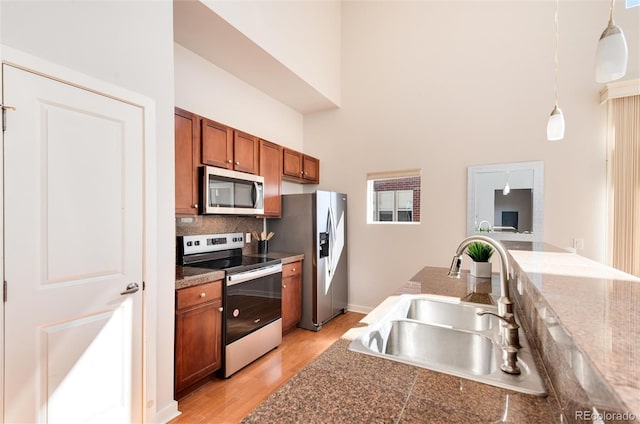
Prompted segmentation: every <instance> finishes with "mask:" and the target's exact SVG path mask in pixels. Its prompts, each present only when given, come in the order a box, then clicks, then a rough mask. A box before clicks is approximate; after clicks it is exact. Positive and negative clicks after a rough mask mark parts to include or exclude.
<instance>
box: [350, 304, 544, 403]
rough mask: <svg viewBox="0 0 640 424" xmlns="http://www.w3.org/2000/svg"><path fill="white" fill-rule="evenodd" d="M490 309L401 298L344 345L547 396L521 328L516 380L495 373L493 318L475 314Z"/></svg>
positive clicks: (498, 353) (496, 328) (498, 356)
mask: <svg viewBox="0 0 640 424" xmlns="http://www.w3.org/2000/svg"><path fill="white" fill-rule="evenodd" d="M482 310H489V311H491V312H497V310H496V308H495V307H494V306H489V305H476V304H470V303H466V302H461V301H460V300H458V299H453V298H445V297H440V296H426V295H402V296H399V297H398V298H397V300H396V301H394V302H391V303H389V302H385V303H383V306H381V310H379V309H376V311H375V314H372V315H373V316H374V317H375V318H374V321H373V322H371V323H370V324H369V325H368V326H367V327H363V328H360V329H358V330H359V331H360V333H359V334H358V336H357V337H356V338H355V339H354V340H353V341H352V342H351V343H350V344H349V350H351V351H354V352H359V353H363V354H367V355H372V356H377V357H380V358H385V359H388V360H392V361H397V362H402V363H405V364H409V365H415V366H419V367H422V368H426V369H430V370H433V371H438V372H442V373H445V374H450V375H454V376H457V377H462V378H467V379H469V380H474V381H478V382H480V383H486V384H490V385H493V386H497V387H501V388H505V389H510V390H514V391H517V392H521V393H526V394H532V395H537V396H545V395H546V394H547V391H546V389H545V386H544V384H543V382H542V378H541V377H540V374H539V373H538V370H537V369H536V367H535V363H534V361H533V356H532V351H531V348H530V347H529V344H528V341H527V338H526V337H525V336H524V334H522V329H520V332H521V336H520V344H521V345H522V348H521V349H520V350H519V351H518V366H519V367H520V369H521V374H520V375H511V374H507V373H505V372H503V371H502V370H500V364H501V363H502V354H503V350H502V347H501V345H500V342H501V340H500V325H499V323H498V319H497V318H495V317H492V316H490V315H484V316H477V315H476V312H479V311H482Z"/></svg>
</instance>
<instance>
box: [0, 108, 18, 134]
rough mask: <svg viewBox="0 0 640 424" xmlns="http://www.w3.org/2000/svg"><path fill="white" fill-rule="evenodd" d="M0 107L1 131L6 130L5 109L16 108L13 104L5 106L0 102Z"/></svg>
mask: <svg viewBox="0 0 640 424" xmlns="http://www.w3.org/2000/svg"><path fill="white" fill-rule="evenodd" d="M0 108H1V109H2V131H6V130H7V109H9V110H16V108H15V106H5V105H3V104H0Z"/></svg>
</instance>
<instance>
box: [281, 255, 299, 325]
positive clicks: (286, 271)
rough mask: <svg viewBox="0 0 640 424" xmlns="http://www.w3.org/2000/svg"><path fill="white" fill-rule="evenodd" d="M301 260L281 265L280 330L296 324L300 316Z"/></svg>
mask: <svg viewBox="0 0 640 424" xmlns="http://www.w3.org/2000/svg"><path fill="white" fill-rule="evenodd" d="M301 268H302V262H294V263H291V264H287V265H283V267H282V332H283V333H285V332H287V331H289V330H291V329H292V328H294V327H295V326H296V324H297V323H299V322H300V319H301V318H302V272H301V271H302V270H301Z"/></svg>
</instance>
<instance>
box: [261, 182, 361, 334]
mask: <svg viewBox="0 0 640 424" xmlns="http://www.w3.org/2000/svg"><path fill="white" fill-rule="evenodd" d="M269 230H270V231H273V232H275V236H274V237H273V238H272V239H271V240H270V241H269V250H273V251H282V252H292V253H304V261H303V263H302V320H301V321H300V324H298V326H299V327H302V328H306V329H307V330H313V331H319V330H321V329H322V325H323V324H324V323H326V322H327V321H329V320H330V319H331V318H333V317H335V316H336V315H338V314H341V313H344V312H345V311H346V308H347V302H348V299H347V296H348V294H347V293H348V287H347V283H348V277H349V271H348V268H347V195H346V194H342V193H334V192H328V191H316V192H315V193H304V194H289V195H284V196H282V218H281V219H273V220H269Z"/></svg>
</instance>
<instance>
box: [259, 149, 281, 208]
mask: <svg viewBox="0 0 640 424" xmlns="http://www.w3.org/2000/svg"><path fill="white" fill-rule="evenodd" d="M281 170H282V147H280V146H278V145H277V144H274V143H270V142H268V141H266V140H260V175H261V176H263V177H264V216H266V217H269V218H280V216H281V214H282V200H281V197H280V195H281V186H282V184H281V182H282V174H281Z"/></svg>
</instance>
